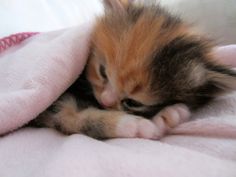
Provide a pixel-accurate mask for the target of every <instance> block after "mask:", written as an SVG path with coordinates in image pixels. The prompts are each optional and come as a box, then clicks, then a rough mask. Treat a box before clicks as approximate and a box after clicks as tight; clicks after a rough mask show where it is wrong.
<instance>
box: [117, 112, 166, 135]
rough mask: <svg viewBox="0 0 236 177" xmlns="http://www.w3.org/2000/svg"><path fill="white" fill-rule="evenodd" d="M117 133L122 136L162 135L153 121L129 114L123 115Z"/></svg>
mask: <svg viewBox="0 0 236 177" xmlns="http://www.w3.org/2000/svg"><path fill="white" fill-rule="evenodd" d="M116 134H117V136H118V137H122V138H145V139H158V138H159V137H160V136H161V133H160V131H159V130H158V129H157V127H156V125H155V124H154V123H153V122H152V121H150V120H147V119H144V118H142V117H139V116H134V115H129V114H125V115H122V118H121V119H120V121H119V122H118V125H117V129H116Z"/></svg>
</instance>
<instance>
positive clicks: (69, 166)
mask: <svg viewBox="0 0 236 177" xmlns="http://www.w3.org/2000/svg"><path fill="white" fill-rule="evenodd" d="M90 29H91V24H86V25H83V26H81V27H76V28H71V29H66V30H62V31H55V32H50V33H44V34H37V35H35V36H33V37H30V38H28V39H26V40H24V41H23V42H21V43H20V44H18V45H15V46H14V47H10V48H8V49H7V50H6V51H3V52H1V53H0V68H1V69H0V83H1V84H0V95H1V100H0V134H2V135H3V134H5V133H8V132H10V131H13V130H16V129H17V128H19V127H21V126H22V125H24V124H25V123H27V122H28V121H30V120H31V119H33V118H34V117H35V116H37V114H39V113H40V112H41V111H43V110H44V109H45V108H46V107H47V106H48V105H50V104H51V103H52V102H53V101H54V100H55V99H56V98H57V97H58V96H59V95H60V94H61V93H62V92H63V91H64V90H65V89H66V88H67V87H68V86H69V85H70V84H71V83H72V82H73V81H74V80H75V79H76V78H77V77H78V75H79V74H80V73H81V71H82V69H83V67H84V64H85V62H86V58H87V55H88V47H89V34H90V31H91V30H90ZM216 57H217V58H218V59H219V60H221V61H222V62H223V63H226V64H229V65H234V66H236V46H235V45H231V46H225V47H221V48H218V49H217V50H216ZM235 115H236V94H235V93H232V94H230V95H227V96H225V97H222V98H219V99H217V100H215V101H214V102H213V103H211V104H210V105H208V106H206V107H205V108H204V109H202V110H200V111H199V112H197V113H195V114H194V115H193V121H191V122H187V123H184V124H182V125H181V126H179V127H177V128H176V129H174V130H173V131H172V132H171V134H170V135H168V136H166V137H164V138H163V139H161V141H151V140H144V139H112V140H107V141H98V140H95V139H92V138H89V137H87V136H84V135H78V134H77V135H71V136H64V135H62V134H60V133H58V132H56V131H54V130H50V129H46V128H45V129H33V128H24V129H19V130H16V131H14V132H12V133H10V134H7V135H5V136H2V137H1V139H0V159H1V160H0V176H1V177H15V176H17V177H21V176H22V177H25V176H35V177H55V176H57V177H60V176H61V177H62V176H66V177H67V176H70V177H76V176H79V177H120V176H122V177H123V176H124V177H126V176H127V177H146V176H147V177H157V176H158V177H189V176H191V177H236V116H235Z"/></svg>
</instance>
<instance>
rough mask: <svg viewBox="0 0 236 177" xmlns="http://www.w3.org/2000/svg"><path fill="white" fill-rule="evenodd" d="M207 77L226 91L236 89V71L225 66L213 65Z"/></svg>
mask: <svg viewBox="0 0 236 177" xmlns="http://www.w3.org/2000/svg"><path fill="white" fill-rule="evenodd" d="M207 77H208V80H209V81H210V82H212V83H213V84H214V85H215V86H216V87H217V88H219V89H220V90H222V91H223V92H224V91H233V90H236V71H235V70H233V69H230V68H227V67H225V66H220V65H217V66H211V67H210V69H209V70H208V72H207Z"/></svg>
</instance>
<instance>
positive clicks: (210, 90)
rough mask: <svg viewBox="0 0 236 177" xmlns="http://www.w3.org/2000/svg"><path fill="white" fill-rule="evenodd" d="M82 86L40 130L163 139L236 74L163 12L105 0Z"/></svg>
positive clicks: (44, 118)
mask: <svg viewBox="0 0 236 177" xmlns="http://www.w3.org/2000/svg"><path fill="white" fill-rule="evenodd" d="M104 4H105V14H104V15H103V16H101V17H99V18H98V19H97V22H96V24H95V26H94V31H93V34H92V47H91V55H90V57H89V60H88V63H87V66H86V67H85V69H84V71H83V73H82V75H81V76H80V77H79V78H78V79H77V81H76V82H75V83H74V84H73V85H72V86H71V87H70V88H69V89H68V90H67V91H66V92H65V93H64V94H63V95H62V96H61V97H60V98H59V99H58V100H57V101H56V102H55V103H54V104H53V105H52V106H50V107H49V108H48V109H47V110H46V111H44V112H43V113H42V114H40V115H39V117H38V118H37V119H35V120H34V121H33V124H35V125H38V126H44V127H52V128H56V129H58V130H60V131H62V132H64V133H66V134H73V133H84V134H87V135H89V136H91V137H95V138H115V137H126V138H129V137H140V138H149V139H158V138H160V137H161V136H163V134H164V133H166V131H168V130H169V129H170V128H173V127H175V126H177V125H178V124H180V123H181V122H183V121H186V120H188V119H189V117H190V111H192V110H195V109H197V108H199V107H201V106H203V105H204V104H206V103H208V102H209V101H210V100H212V99H213V98H215V97H216V96H218V95H219V94H220V93H223V92H226V91H230V90H232V89H234V88H236V73H235V72H233V71H232V70H230V68H227V67H226V66H222V65H220V64H217V62H216V61H214V59H213V55H212V50H213V47H214V46H213V45H212V44H211V42H209V41H208V40H207V39H205V38H204V37H202V36H200V35H199V34H197V33H196V32H194V31H193V30H192V29H191V28H190V27H189V26H188V25H186V24H185V23H184V22H182V20H181V19H179V18H178V17H176V16H172V15H170V14H169V13H168V12H166V11H165V10H164V9H162V8H161V7H159V6H157V5H156V6H147V7H145V6H141V5H134V4H132V3H129V2H128V1H124V0H123V1H121V0H120V1H119V0H105V1H104Z"/></svg>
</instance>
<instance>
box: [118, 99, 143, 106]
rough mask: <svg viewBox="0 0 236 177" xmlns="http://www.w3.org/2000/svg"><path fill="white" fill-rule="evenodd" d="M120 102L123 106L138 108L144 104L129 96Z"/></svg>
mask: <svg viewBox="0 0 236 177" xmlns="http://www.w3.org/2000/svg"><path fill="white" fill-rule="evenodd" d="M121 103H122V105H123V106H124V107H125V108H140V107H143V106H144V105H143V104H142V103H140V102H138V101H135V100H133V99H130V98H126V99H123V100H122V101H121Z"/></svg>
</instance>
